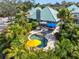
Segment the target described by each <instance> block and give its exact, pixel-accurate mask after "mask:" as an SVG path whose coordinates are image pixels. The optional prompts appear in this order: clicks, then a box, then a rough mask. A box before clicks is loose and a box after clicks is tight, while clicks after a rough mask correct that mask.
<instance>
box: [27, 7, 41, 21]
mask: <svg viewBox="0 0 79 59" xmlns="http://www.w3.org/2000/svg"><path fill="white" fill-rule="evenodd" d="M38 9H39V10H40V11H41V10H42V9H41V8H40V7H36V8H32V9H31V10H29V11H28V12H29V13H30V16H28V18H31V19H36V10H38Z"/></svg>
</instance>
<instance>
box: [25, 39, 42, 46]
mask: <svg viewBox="0 0 79 59" xmlns="http://www.w3.org/2000/svg"><path fill="white" fill-rule="evenodd" d="M39 45H41V41H40V40H29V41H27V42H26V46H28V47H37V46H39Z"/></svg>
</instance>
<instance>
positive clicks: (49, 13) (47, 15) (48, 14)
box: [41, 7, 59, 22]
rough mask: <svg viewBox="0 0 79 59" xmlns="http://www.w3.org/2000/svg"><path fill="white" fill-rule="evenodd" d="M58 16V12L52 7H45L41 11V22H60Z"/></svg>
mask: <svg viewBox="0 0 79 59" xmlns="http://www.w3.org/2000/svg"><path fill="white" fill-rule="evenodd" d="M57 14H58V12H57V11H56V10H54V9H52V8H50V7H45V8H44V9H43V10H42V11H41V20H44V21H53V22H57V21H59V19H58V18H57Z"/></svg>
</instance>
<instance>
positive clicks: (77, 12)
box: [68, 5, 79, 24]
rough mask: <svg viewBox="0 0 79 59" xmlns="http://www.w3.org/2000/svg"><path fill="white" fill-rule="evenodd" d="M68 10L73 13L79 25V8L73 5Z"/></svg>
mask: <svg viewBox="0 0 79 59" xmlns="http://www.w3.org/2000/svg"><path fill="white" fill-rule="evenodd" d="M68 10H70V11H71V13H72V14H73V15H74V18H75V20H76V23H77V24H79V7H77V6H76V5H71V6H69V7H68Z"/></svg>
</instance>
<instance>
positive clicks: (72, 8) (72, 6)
mask: <svg viewBox="0 0 79 59" xmlns="http://www.w3.org/2000/svg"><path fill="white" fill-rule="evenodd" d="M77 9H79V7H77V6H76V5H71V6H69V7H68V10H70V11H74V10H77Z"/></svg>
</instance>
